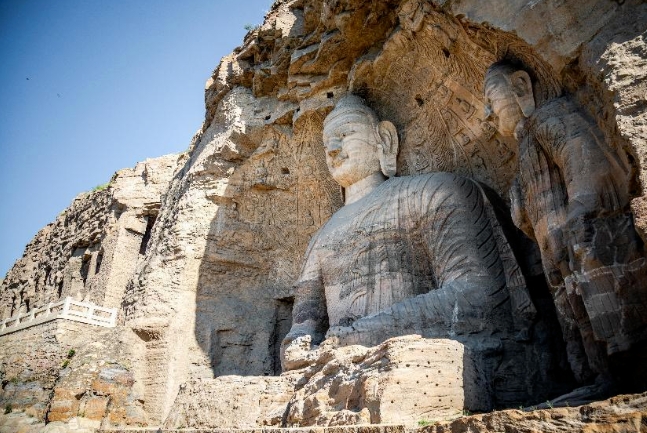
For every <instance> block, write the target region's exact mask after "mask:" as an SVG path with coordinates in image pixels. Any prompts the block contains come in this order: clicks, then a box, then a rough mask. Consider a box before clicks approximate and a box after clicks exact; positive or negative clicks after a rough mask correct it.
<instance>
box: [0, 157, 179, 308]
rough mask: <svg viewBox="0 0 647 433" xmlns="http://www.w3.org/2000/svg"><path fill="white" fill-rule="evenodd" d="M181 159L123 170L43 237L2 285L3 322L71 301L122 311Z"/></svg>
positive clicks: (73, 206)
mask: <svg viewBox="0 0 647 433" xmlns="http://www.w3.org/2000/svg"><path fill="white" fill-rule="evenodd" d="M177 158H178V157H177V155H167V156H163V157H159V158H156V159H149V160H146V161H144V162H142V163H139V164H137V166H136V167H134V168H132V169H124V170H120V171H118V172H117V173H115V175H114V176H113V178H112V180H111V181H110V184H109V186H108V188H106V189H104V190H100V191H93V192H89V193H83V194H80V195H79V196H78V197H76V198H75V199H74V201H73V202H72V204H71V205H70V207H69V208H67V209H65V210H64V211H63V212H62V213H61V214H60V215H59V216H58V217H57V218H56V220H55V221H54V222H52V223H50V224H48V225H47V226H46V227H45V228H44V229H42V230H41V231H40V232H38V234H37V235H36V236H35V237H34V239H33V240H32V241H31V242H30V243H29V244H28V245H27V247H26V248H25V252H24V254H23V257H22V258H21V259H19V260H18V261H17V262H16V264H15V265H14V266H13V268H12V269H11V270H10V271H9V272H8V273H7V276H6V277H5V278H4V280H3V281H2V286H1V287H0V319H5V318H7V317H10V316H13V315H16V314H18V313H25V312H28V311H30V309H33V308H38V307H41V306H43V305H46V304H47V303H48V302H56V301H57V300H59V299H61V298H64V297H66V296H72V297H74V298H76V299H77V300H87V301H89V302H93V303H96V304H99V305H102V306H105V307H110V308H114V307H119V306H120V305H121V299H122V297H123V293H124V291H125V288H126V284H127V283H128V280H129V279H130V278H131V277H132V273H133V271H134V268H135V264H136V263H137V260H138V259H139V257H140V256H143V253H144V251H145V248H146V242H147V240H148V238H149V237H150V228H151V227H152V223H153V222H154V221H155V216H156V214H157V212H158V209H159V205H160V199H161V195H162V194H163V193H164V192H165V190H166V188H167V186H168V182H169V180H170V179H171V177H172V175H173V173H174V171H175V168H176V162H177Z"/></svg>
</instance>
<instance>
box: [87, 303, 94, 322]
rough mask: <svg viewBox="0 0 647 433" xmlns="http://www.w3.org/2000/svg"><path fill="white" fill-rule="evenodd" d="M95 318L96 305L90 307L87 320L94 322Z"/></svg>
mask: <svg viewBox="0 0 647 433" xmlns="http://www.w3.org/2000/svg"><path fill="white" fill-rule="evenodd" d="M93 316H94V305H92V306H91V307H88V313H87V318H88V319H90V320H92V319H93Z"/></svg>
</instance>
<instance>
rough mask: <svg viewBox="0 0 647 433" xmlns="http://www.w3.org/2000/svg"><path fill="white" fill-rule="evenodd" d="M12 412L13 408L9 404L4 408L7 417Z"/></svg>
mask: <svg viewBox="0 0 647 433" xmlns="http://www.w3.org/2000/svg"><path fill="white" fill-rule="evenodd" d="M11 412H13V408H12V407H11V405H10V404H7V405H6V406H5V407H4V414H5V415H7V414H8V413H11Z"/></svg>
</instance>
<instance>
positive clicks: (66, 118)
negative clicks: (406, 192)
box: [0, 0, 272, 277]
mask: <svg viewBox="0 0 647 433" xmlns="http://www.w3.org/2000/svg"><path fill="white" fill-rule="evenodd" d="M271 4H272V1H271V0H244V1H243V0H211V1H206V0H175V1H171V0H74V1H72V0H56V1H52V0H0V274H1V276H2V277H4V274H5V273H6V272H7V271H8V270H9V269H10V268H11V266H12V265H13V263H14V261H15V260H17V259H18V258H19V257H21V256H22V253H23V250H24V248H25V245H26V244H27V243H28V242H29V241H30V240H31V238H32V237H33V236H34V235H35V234H36V233H37V232H38V230H40V229H41V228H42V227H44V226H45V225H46V224H48V223H49V222H51V221H53V220H54V219H55V218H56V216H57V215H58V214H59V213H60V212H61V211H62V210H63V209H65V208H66V207H67V206H68V205H69V204H70V202H71V201H72V199H73V198H74V197H76V195H77V194H79V193H81V192H83V191H88V190H91V189H92V188H93V187H95V186H97V185H100V184H103V183H105V182H107V181H109V180H110V177H111V176H112V174H113V173H114V172H115V171H117V170H119V169H121V168H125V167H131V166H134V165H135V163H136V162H138V161H141V160H143V159H146V158H151V157H155V156H160V155H164V154H167V153H174V152H181V151H183V150H185V149H186V148H187V147H188V145H189V142H190V140H191V137H192V136H193V134H194V133H195V132H196V131H197V130H198V128H200V126H201V123H202V120H203V119H204V83H205V81H206V80H207V78H208V77H209V76H210V75H211V71H212V70H213V69H214V68H215V67H216V66H217V65H218V62H219V61H220V58H221V57H222V56H224V55H226V54H228V53H229V52H231V51H232V50H233V49H234V48H235V47H236V46H238V45H240V44H241V43H242V40H243V37H244V35H245V33H246V30H245V29H244V27H245V25H246V24H252V25H256V24H260V23H261V22H262V21H263V16H264V14H265V13H266V11H267V10H268V9H269V8H270V7H271Z"/></svg>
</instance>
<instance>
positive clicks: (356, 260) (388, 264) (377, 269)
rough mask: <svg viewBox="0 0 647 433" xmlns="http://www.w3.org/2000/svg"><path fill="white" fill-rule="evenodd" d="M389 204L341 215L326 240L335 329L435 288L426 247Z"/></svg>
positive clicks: (323, 265) (324, 270) (323, 256)
mask: <svg viewBox="0 0 647 433" xmlns="http://www.w3.org/2000/svg"><path fill="white" fill-rule="evenodd" d="M397 210H398V209H397V207H396V208H395V209H393V207H392V206H389V205H388V204H384V203H383V204H382V206H379V207H369V208H367V209H366V208H365V209H363V210H362V211H357V212H346V213H343V214H339V215H335V217H333V219H332V220H331V221H330V222H329V224H327V226H326V228H325V229H324V231H323V232H322V233H321V236H320V240H321V242H320V254H319V266H320V270H321V276H322V279H323V283H324V287H325V290H326V302H327V306H328V314H329V318H330V322H331V325H338V324H341V325H344V324H348V322H352V321H353V320H356V319H357V318H359V317H364V316H366V315H369V314H373V313H377V312H379V311H381V310H383V309H385V308H387V307H389V306H390V305H392V304H393V303H395V302H399V301H401V300H403V299H405V298H408V297H411V296H416V295H418V294H420V293H425V292H427V291H429V290H431V289H432V288H433V287H434V283H433V277H432V275H431V266H430V263H429V256H428V253H427V251H426V248H425V245H424V242H423V241H422V239H421V238H420V236H419V235H418V234H417V233H416V231H415V229H413V228H412V224H411V221H409V220H408V219H407V216H406V215H404V216H403V215H399V214H398V212H397Z"/></svg>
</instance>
